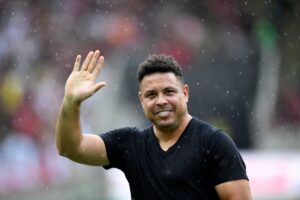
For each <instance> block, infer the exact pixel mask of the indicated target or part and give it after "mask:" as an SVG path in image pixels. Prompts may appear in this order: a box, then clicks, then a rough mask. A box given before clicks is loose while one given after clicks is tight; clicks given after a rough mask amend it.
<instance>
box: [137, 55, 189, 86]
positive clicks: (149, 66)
mask: <svg viewBox="0 0 300 200" xmlns="http://www.w3.org/2000/svg"><path fill="white" fill-rule="evenodd" d="M168 72H171V73H173V74H174V75H175V76H176V77H177V78H179V79H180V80H181V82H182V83H183V82H184V81H183V76H182V69H181V67H180V65H179V64H178V62H177V61H176V60H175V59H174V58H173V57H172V56H169V55H164V54H161V55H149V56H148V57H147V58H146V60H145V61H144V62H142V63H141V64H140V65H139V68H138V71H137V78H138V81H139V83H141V81H142V80H143V78H144V77H145V76H147V75H149V74H154V73H168Z"/></svg>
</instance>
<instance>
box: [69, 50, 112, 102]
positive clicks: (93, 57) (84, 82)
mask: <svg viewBox="0 0 300 200" xmlns="http://www.w3.org/2000/svg"><path fill="white" fill-rule="evenodd" d="M80 61H81V56H80V55H78V56H77V57H76V60H75V64H74V68H73V71H72V73H71V74H70V76H69V78H68V80H67V82H66V85H65V100H67V101H68V102H69V103H75V104H80V103H81V102H82V101H84V100H85V99H87V98H88V97H90V96H92V95H93V94H94V93H96V92H97V91H98V90H99V89H101V88H102V87H103V86H105V85H106V83H105V82H98V83H95V80H96V78H97V75H98V74H99V72H100V71H101V69H102V67H103V64H104V57H103V56H100V51H99V50H96V51H95V52H93V51H90V52H89V54H88V55H87V56H86V58H85V60H84V62H83V64H82V66H81V67H80Z"/></svg>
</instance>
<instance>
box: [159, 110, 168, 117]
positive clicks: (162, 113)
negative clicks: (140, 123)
mask: <svg viewBox="0 0 300 200" xmlns="http://www.w3.org/2000/svg"><path fill="white" fill-rule="evenodd" d="M170 113H171V110H159V111H156V112H155V114H156V115H158V116H160V117H166V116H168V115H169V114H170Z"/></svg>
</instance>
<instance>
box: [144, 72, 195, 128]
mask: <svg viewBox="0 0 300 200" xmlns="http://www.w3.org/2000/svg"><path fill="white" fill-rule="evenodd" d="M188 93H189V91H188V86H187V85H183V83H182V82H181V81H180V80H179V79H178V78H177V77H176V76H175V75H174V74H173V73H171V72H167V73H153V74H150V75H147V76H145V77H144V78H143V80H142V81H141V83H140V92H139V96H140V101H141V104H142V106H143V109H144V112H145V115H146V117H147V118H148V119H149V120H150V121H151V122H152V123H153V124H154V126H155V127H156V128H158V129H160V130H162V131H171V130H174V129H176V128H178V127H179V126H180V125H181V123H182V122H183V119H184V117H186V116H187V114H188V113H187V102H188Z"/></svg>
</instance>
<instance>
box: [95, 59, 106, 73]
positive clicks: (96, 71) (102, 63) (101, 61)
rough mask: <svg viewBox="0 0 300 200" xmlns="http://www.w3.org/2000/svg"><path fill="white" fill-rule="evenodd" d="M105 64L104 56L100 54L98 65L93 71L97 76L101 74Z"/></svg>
mask: <svg viewBox="0 0 300 200" xmlns="http://www.w3.org/2000/svg"><path fill="white" fill-rule="evenodd" d="M103 65H104V57H103V56H100V58H99V59H98V62H97V65H96V67H95V69H94V71H93V74H94V75H95V76H97V75H98V74H99V72H100V71H101V69H102V67H103Z"/></svg>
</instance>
